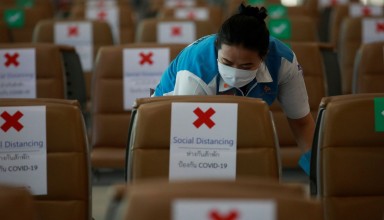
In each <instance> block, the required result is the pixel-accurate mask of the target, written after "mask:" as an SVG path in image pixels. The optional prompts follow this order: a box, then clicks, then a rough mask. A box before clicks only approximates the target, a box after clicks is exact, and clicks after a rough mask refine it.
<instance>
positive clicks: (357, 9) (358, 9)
mask: <svg viewBox="0 0 384 220" xmlns="http://www.w3.org/2000/svg"><path fill="white" fill-rule="evenodd" d="M349 15H350V17H362V16H380V15H383V8H382V7H379V6H367V5H362V4H350V5H349Z"/></svg>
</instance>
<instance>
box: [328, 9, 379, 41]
mask: <svg viewBox="0 0 384 220" xmlns="http://www.w3.org/2000/svg"><path fill="white" fill-rule="evenodd" d="M354 4H357V3H350V4H347V5H337V6H334V7H333V9H332V12H331V15H330V26H329V30H328V34H329V42H330V43H331V44H332V45H333V46H334V47H336V48H337V47H338V43H339V42H338V40H339V37H340V31H341V25H342V22H343V20H344V18H347V17H351V16H352V15H351V14H350V7H352V5H354ZM362 6H363V5H362ZM376 7H379V6H376ZM366 13H367V14H362V15H361V16H355V17H368V16H371V15H370V14H368V13H369V12H366Z"/></svg>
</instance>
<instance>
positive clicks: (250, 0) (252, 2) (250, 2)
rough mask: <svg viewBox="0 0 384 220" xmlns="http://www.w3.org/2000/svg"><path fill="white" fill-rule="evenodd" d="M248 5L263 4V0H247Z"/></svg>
mask: <svg viewBox="0 0 384 220" xmlns="http://www.w3.org/2000/svg"><path fill="white" fill-rule="evenodd" d="M247 3H248V5H252V6H255V5H265V0H247Z"/></svg>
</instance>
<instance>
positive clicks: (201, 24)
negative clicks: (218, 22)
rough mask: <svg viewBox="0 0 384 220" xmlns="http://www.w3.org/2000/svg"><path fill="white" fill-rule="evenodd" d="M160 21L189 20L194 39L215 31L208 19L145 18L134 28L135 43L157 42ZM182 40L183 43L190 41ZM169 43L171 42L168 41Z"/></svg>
mask: <svg viewBox="0 0 384 220" xmlns="http://www.w3.org/2000/svg"><path fill="white" fill-rule="evenodd" d="M162 22H189V23H192V24H193V25H194V26H195V30H196V32H195V37H194V40H197V39H199V38H200V37H203V36H206V35H210V34H214V33H216V32H217V30H215V28H214V26H213V24H212V23H211V22H210V21H190V20H188V19H165V18H164V19H157V18H147V19H143V20H141V21H140V22H139V24H138V26H137V29H136V36H135V42H137V43H149V42H158V43H159V39H158V38H157V35H158V25H159V24H161V23H162ZM192 42H193V41H191V42H184V44H187V43H192ZM170 43H171V42H170Z"/></svg>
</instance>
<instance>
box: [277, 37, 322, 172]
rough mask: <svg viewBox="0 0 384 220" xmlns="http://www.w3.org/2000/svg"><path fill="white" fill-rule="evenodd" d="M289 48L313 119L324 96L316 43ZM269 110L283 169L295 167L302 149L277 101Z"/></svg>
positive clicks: (320, 57)
mask: <svg viewBox="0 0 384 220" xmlns="http://www.w3.org/2000/svg"><path fill="white" fill-rule="evenodd" d="M291 47H292V50H293V51H294V53H295V54H296V57H297V60H298V62H299V64H300V66H301V68H302V69H303V76H304V81H305V85H306V89H307V93H308V99H309V106H310V109H311V113H312V115H313V116H314V118H315V116H316V114H317V109H318V105H319V103H320V101H321V99H322V98H323V97H324V96H326V89H325V88H326V82H325V69H324V63H323V59H322V55H321V52H320V49H319V45H318V44H317V43H292V44H291ZM308 54H311V56H308ZM271 110H272V112H273V118H274V121H275V124H276V130H277V134H278V137H279V144H280V148H281V151H280V152H281V154H282V155H281V158H282V164H283V167H297V162H298V159H299V157H300V155H301V154H302V153H303V149H300V148H299V147H298V146H297V144H296V141H295V138H294V136H293V133H292V131H291V129H290V126H289V124H288V120H287V118H286V116H285V114H284V112H283V111H282V109H281V108H280V106H279V103H278V102H277V100H276V101H275V103H273V104H272V106H271Z"/></svg>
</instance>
